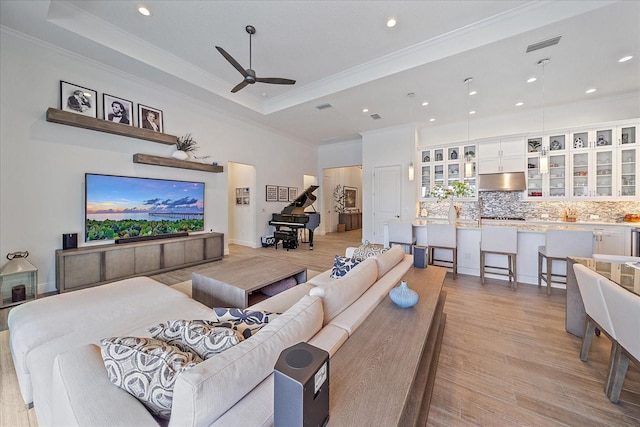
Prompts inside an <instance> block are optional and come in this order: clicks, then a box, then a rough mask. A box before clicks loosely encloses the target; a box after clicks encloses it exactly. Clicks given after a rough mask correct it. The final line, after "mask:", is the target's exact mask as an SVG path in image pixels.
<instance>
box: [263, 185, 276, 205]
mask: <svg viewBox="0 0 640 427" xmlns="http://www.w3.org/2000/svg"><path fill="white" fill-rule="evenodd" d="M266 192H267V202H277V201H278V186H277V185H267V188H266Z"/></svg>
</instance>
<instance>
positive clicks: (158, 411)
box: [100, 337, 202, 420]
mask: <svg viewBox="0 0 640 427" xmlns="http://www.w3.org/2000/svg"><path fill="white" fill-rule="evenodd" d="M100 347H101V349H100V352H101V353H102V359H103V360H104V366H105V368H106V369H107V375H108V376H109V380H110V381H111V382H112V383H113V384H115V385H117V386H118V387H120V388H121V389H123V390H125V391H126V392H128V393H129V394H131V395H133V396H134V397H136V398H137V399H138V400H140V401H141V402H142V403H143V404H144V405H145V406H146V407H147V408H148V409H149V410H150V411H151V412H152V413H153V414H154V415H156V416H158V417H160V418H163V419H167V420H168V419H169V418H170V417H171V405H172V402H173V385H174V383H175V381H176V378H177V377H178V374H180V373H181V372H183V371H185V370H187V369H190V368H192V367H194V366H196V365H197V364H198V363H200V362H202V359H200V357H198V356H197V355H195V354H193V353H188V352H184V351H181V350H180V349H179V348H177V347H175V346H172V345H169V344H167V343H165V342H162V341H159V340H155V339H151V338H135V337H122V338H118V337H116V338H105V339H103V340H101V341H100Z"/></svg>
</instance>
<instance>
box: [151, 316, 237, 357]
mask: <svg viewBox="0 0 640 427" xmlns="http://www.w3.org/2000/svg"><path fill="white" fill-rule="evenodd" d="M149 332H150V333H151V336H152V337H153V338H155V339H158V340H160V341H164V342H166V343H167V344H170V345H175V346H176V347H178V348H179V349H180V350H182V351H190V352H192V353H195V354H197V355H198V356H200V357H201V358H202V359H203V360H206V359H208V358H210V357H211V356H214V355H216V354H218V353H221V352H223V351H224V350H226V349H228V348H231V347H233V346H234V345H236V344H238V343H239V342H240V341H242V337H241V336H239V334H238V332H237V331H235V330H233V329H229V328H223V327H216V326H215V325H212V324H211V323H210V322H208V321H205V320H169V321H167V322H166V323H160V324H158V325H156V326H154V327H152V328H150V329H149Z"/></svg>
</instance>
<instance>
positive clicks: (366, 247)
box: [353, 240, 389, 261]
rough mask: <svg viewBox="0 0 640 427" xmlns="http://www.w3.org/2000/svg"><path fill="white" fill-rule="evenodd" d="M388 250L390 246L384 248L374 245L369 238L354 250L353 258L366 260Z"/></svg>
mask: <svg viewBox="0 0 640 427" xmlns="http://www.w3.org/2000/svg"><path fill="white" fill-rule="evenodd" d="M388 250H389V248H383V247H382V246H379V245H373V244H371V243H369V241H368V240H365V241H364V243H363V244H362V245H360V246H359V247H357V248H356V249H355V250H354V251H353V258H354V259H356V260H358V261H364V260H365V259H367V258H369V257H372V256H376V255H380V254H382V253H385V252H386V251H388Z"/></svg>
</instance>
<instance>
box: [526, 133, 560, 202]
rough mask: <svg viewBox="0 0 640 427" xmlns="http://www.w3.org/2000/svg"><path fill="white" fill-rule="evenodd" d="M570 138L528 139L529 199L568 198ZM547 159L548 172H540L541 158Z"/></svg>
mask: <svg viewBox="0 0 640 427" xmlns="http://www.w3.org/2000/svg"><path fill="white" fill-rule="evenodd" d="M567 139H568V136H567V135H565V134H561V133H559V134H552V135H550V136H548V137H544V138H542V137H539V136H532V137H530V138H527V194H526V196H527V198H542V197H544V198H547V197H548V198H557V197H568V196H569V194H568V188H569V185H568V174H567V171H568V165H569V154H568V150H567V148H568V147H567ZM543 149H544V156H546V157H547V165H548V172H547V173H542V171H541V170H540V162H541V157H542V156H543Z"/></svg>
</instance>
